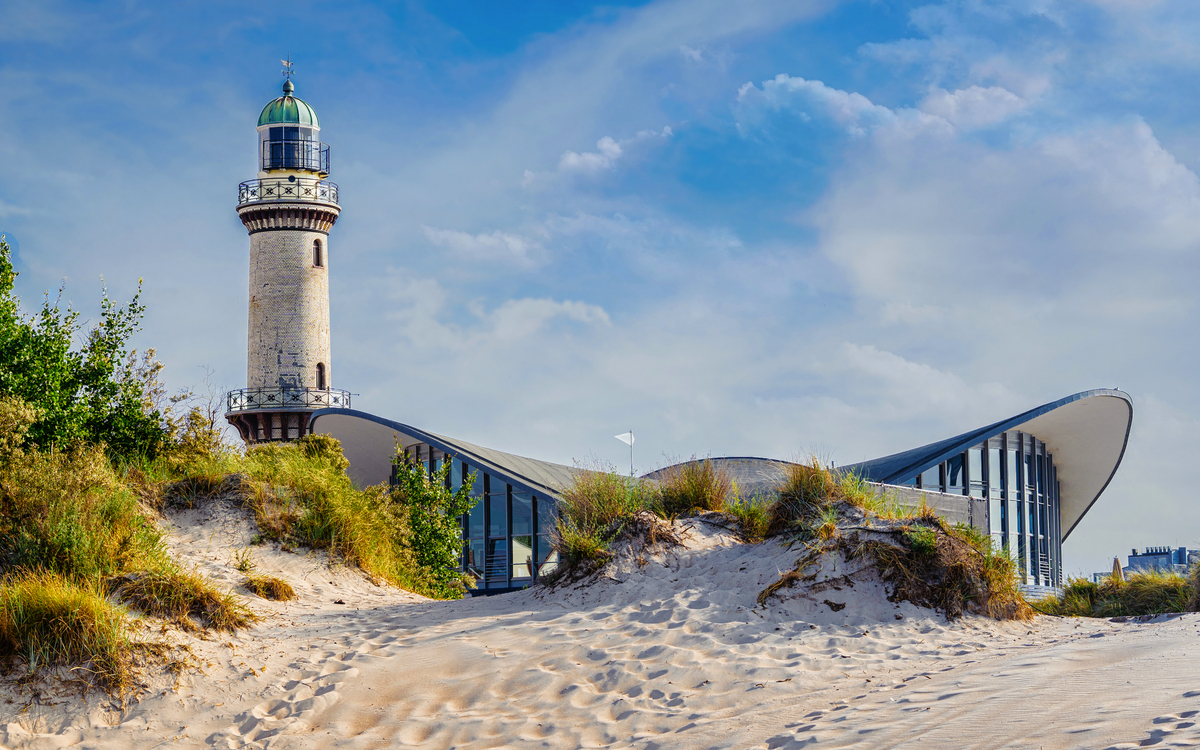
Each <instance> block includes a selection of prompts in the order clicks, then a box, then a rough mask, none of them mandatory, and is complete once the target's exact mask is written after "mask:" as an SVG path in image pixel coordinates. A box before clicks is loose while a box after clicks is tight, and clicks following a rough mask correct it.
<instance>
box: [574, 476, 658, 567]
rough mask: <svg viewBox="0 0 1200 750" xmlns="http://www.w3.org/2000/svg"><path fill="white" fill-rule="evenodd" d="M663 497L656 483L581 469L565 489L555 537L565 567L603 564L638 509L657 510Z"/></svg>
mask: <svg viewBox="0 0 1200 750" xmlns="http://www.w3.org/2000/svg"><path fill="white" fill-rule="evenodd" d="M659 503H660V498H659V493H658V490H657V488H656V487H655V485H654V483H652V482H648V481H645V480H640V479H632V478H629V477H623V476H620V475H619V474H617V473H615V472H613V471H602V470H598V469H582V470H580V471H578V472H576V474H575V480H574V482H572V484H571V486H569V487H567V488H565V489H564V490H563V491H562V499H561V500H560V501H559V503H558V519H557V522H556V524H555V528H554V532H553V534H552V539H553V543H554V547H555V549H556V550H558V554H559V558H560V559H561V560H562V561H563V562H564V564H565V566H566V567H573V566H575V565H577V564H579V563H582V562H589V563H602V562H604V561H606V560H608V558H609V557H610V555H611V553H610V552H609V544H610V542H612V540H613V539H614V538H615V537H616V536H617V535H618V534H619V533H620V532H621V529H622V528H623V526H624V524H625V523H626V522H627V521H628V520H629V519H630V518H632V517H633V516H634V514H636V513H637V512H639V511H642V510H648V509H655V510H657V509H658V508H659V507H660V505H659Z"/></svg>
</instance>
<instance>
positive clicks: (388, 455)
mask: <svg viewBox="0 0 1200 750" xmlns="http://www.w3.org/2000/svg"><path fill="white" fill-rule="evenodd" d="M309 423H310V424H311V425H312V431H313V432H315V433H318V434H322V435H330V436H332V437H335V438H337V439H338V441H340V442H341V444H342V451H343V452H344V453H345V455H346V459H347V460H349V461H350V468H348V469H347V470H346V473H347V474H348V475H349V476H350V480H351V481H352V482H354V484H355V485H356V486H358V487H366V486H368V485H372V484H379V483H381V482H386V481H388V479H389V478H390V477H391V472H392V458H393V457H394V456H395V455H396V450H397V448H401V449H403V448H409V447H411V446H413V445H415V444H418V443H424V444H425V445H431V446H433V447H434V448H436V449H438V450H440V451H442V452H443V453H447V454H449V455H451V456H454V457H456V458H459V459H461V460H462V461H465V462H466V463H467V465H469V466H470V467H471V468H472V469H483V470H484V471H486V472H488V473H491V474H496V475H499V476H503V477H504V478H505V480H506V481H507V482H508V483H509V484H511V485H513V487H514V488H515V489H516V490H517V491H519V492H528V493H530V494H533V495H538V496H540V497H552V498H554V499H558V498H559V496H560V493H561V491H562V489H563V488H564V487H566V486H568V485H569V484H570V483H571V482H572V481H573V478H574V474H575V472H576V470H575V469H573V468H571V467H569V466H563V465H561V464H554V463H550V462H548V461H539V460H537V459H533V458H525V457H524V456H516V455H513V454H511V453H504V452H502V451H497V450H492V449H491V448H484V447H481V446H478V445H474V444H472V443H468V442H465V441H463V440H458V439H456V438H448V437H444V436H442V435H435V434H434V433H432V432H427V431H425V430H421V429H418V428H416V427H413V426H411V425H406V424H403V423H401V422H395V421H392V420H390V419H384V418H383V417H378V416H376V415H374V414H369V413H367V412H365V411H357V410H355V409H321V410H319V411H315V412H313V414H312V417H311V418H310V422H309Z"/></svg>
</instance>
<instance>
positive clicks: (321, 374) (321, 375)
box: [317, 362, 326, 391]
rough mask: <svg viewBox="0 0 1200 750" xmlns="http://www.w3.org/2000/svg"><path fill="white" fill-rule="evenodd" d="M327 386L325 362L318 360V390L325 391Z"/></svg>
mask: <svg viewBox="0 0 1200 750" xmlns="http://www.w3.org/2000/svg"><path fill="white" fill-rule="evenodd" d="M325 387H326V386H325V363H324V362H318V363H317V390H318V391H323V390H325Z"/></svg>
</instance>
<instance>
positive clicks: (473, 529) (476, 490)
mask: <svg viewBox="0 0 1200 750" xmlns="http://www.w3.org/2000/svg"><path fill="white" fill-rule="evenodd" d="M468 469H469V467H468ZM471 497H473V498H475V507H473V508H471V512H470V517H469V520H468V521H467V536H469V537H482V536H483V508H484V502H483V477H482V476H479V477H478V478H477V479H476V481H475V484H474V486H472V487H471Z"/></svg>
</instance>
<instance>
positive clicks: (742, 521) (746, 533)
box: [725, 492, 772, 542]
mask: <svg viewBox="0 0 1200 750" xmlns="http://www.w3.org/2000/svg"><path fill="white" fill-rule="evenodd" d="M771 502H772V501H769V500H766V499H764V498H763V497H761V496H759V495H755V496H753V497H750V498H747V499H745V500H743V499H742V498H741V497H740V496H738V494H737V493H736V492H735V493H734V496H733V499H732V500H730V501H729V502H728V503H726V505H725V512H726V513H728V514H729V515H730V516H732V517H733V519H734V520H735V521H737V522H738V525H739V526H740V527H741V529H742V536H743V537H745V538H746V540H747V541H749V542H758V541H762V539H763V538H764V537H765V536H766V535H767V528H768V527H769V526H770V525H771V513H770V506H771Z"/></svg>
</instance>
